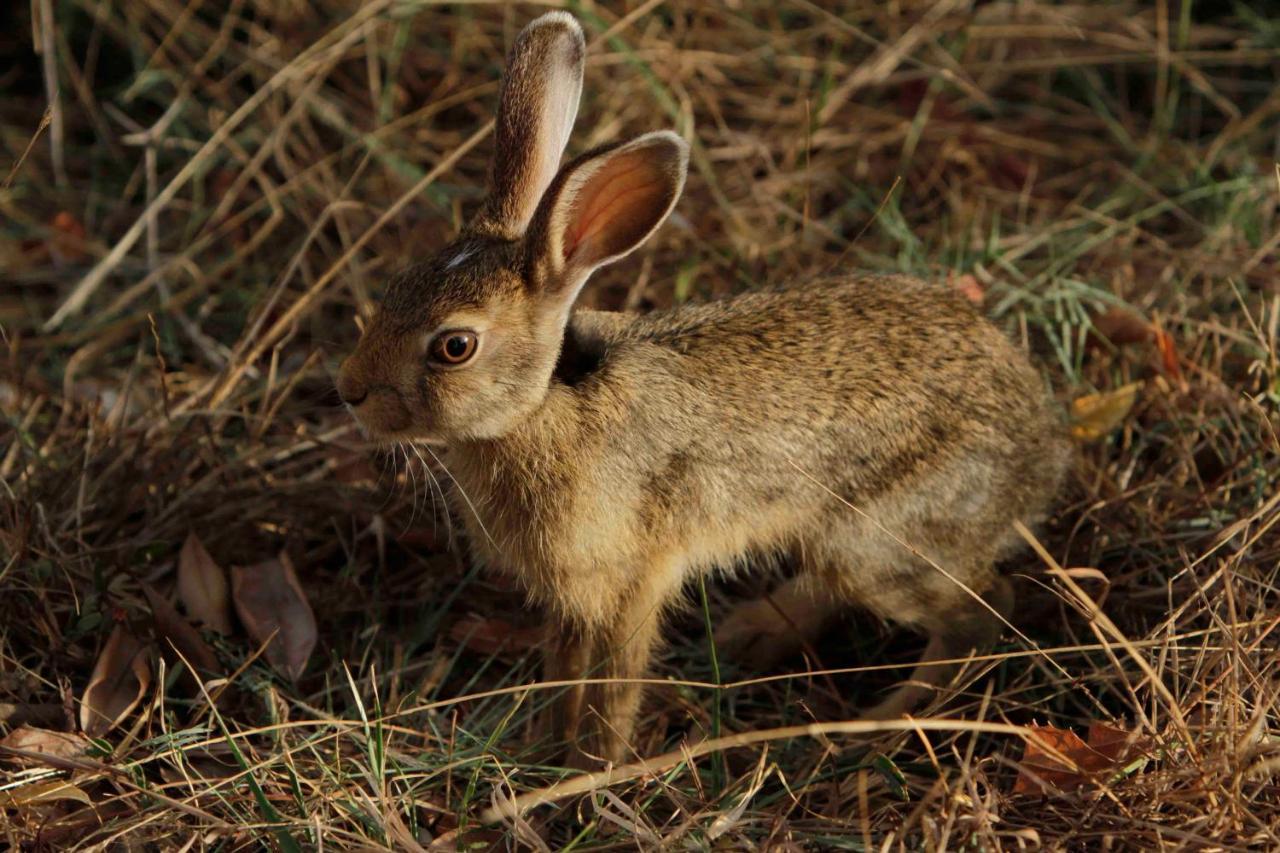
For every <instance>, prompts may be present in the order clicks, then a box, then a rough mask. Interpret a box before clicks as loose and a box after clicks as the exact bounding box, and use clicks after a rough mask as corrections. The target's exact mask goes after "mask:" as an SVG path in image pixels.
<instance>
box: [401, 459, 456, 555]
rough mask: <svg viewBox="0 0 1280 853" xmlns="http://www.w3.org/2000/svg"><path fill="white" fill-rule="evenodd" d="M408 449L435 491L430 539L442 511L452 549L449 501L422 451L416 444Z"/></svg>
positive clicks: (432, 500) (432, 497)
mask: <svg viewBox="0 0 1280 853" xmlns="http://www.w3.org/2000/svg"><path fill="white" fill-rule="evenodd" d="M409 447H411V448H413V452H414V455H416V456H417V457H418V461H419V462H421V463H422V470H423V471H425V472H426V475H427V477H428V478H430V479H429V485H430V487H431V488H433V489H434V490H435V491H433V492H432V493H431V508H432V510H433V512H432V513H431V516H432V518H431V535H432V537H434V536H435V534H436V529H437V528H438V526H439V522H440V512H441V511H443V512H444V527H445V533H446V534H447V535H448V537H449V545H450V547H452V546H453V518H452V516H451V515H450V514H449V500H448V499H447V498H446V497H445V494H444V488H443V487H442V486H441V485H440V481H439V480H438V479H437V478H436V475H435V472H434V471H432V470H431V466H430V465H429V464H427V460H426V459H424V458H423V457H422V451H421V450H419V449H418V446H417V445H416V444H412V443H411V444H410V445H409ZM437 492H438V493H439V494H440V504H439V505H438V506H437V504H436V493H437Z"/></svg>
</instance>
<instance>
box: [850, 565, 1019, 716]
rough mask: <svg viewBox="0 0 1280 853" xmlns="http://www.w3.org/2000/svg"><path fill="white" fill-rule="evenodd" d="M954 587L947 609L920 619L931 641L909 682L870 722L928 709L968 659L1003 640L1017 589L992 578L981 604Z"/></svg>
mask: <svg viewBox="0 0 1280 853" xmlns="http://www.w3.org/2000/svg"><path fill="white" fill-rule="evenodd" d="M953 588H954V589H955V594H953V595H951V596H949V598H950V600H949V601H948V602H947V603H946V604H945V605H941V606H939V607H937V608H936V609H935V610H934V614H933V615H932V616H930V617H927V618H924V619H920V620H918V624H919V627H921V628H923V629H925V630H927V631H928V633H929V642H928V644H927V645H926V646H925V650H924V653H923V654H922V655H921V657H920V661H919V662H918V663H917V664H916V666H915V669H914V670H913V671H912V673H911V676H910V678H908V679H907V681H906V682H904V683H903V684H900V685H899V686H898V687H896V688H895V689H894V690H893V692H892V693H890V694H889V696H887V697H886V698H885V699H884V700H882V701H881V702H879V703H878V704H876V705H874V706H872V707H871V708H869V709H868V710H867V711H865V712H864V713H863V715H862V716H863V717H864V718H865V719H869V720H887V719H893V718H896V717H901V716H902V715H903V714H907V713H911V712H912V711H915V710H917V709H919V708H921V707H923V706H924V705H925V704H926V703H927V702H928V701H929V700H930V699H931V698H932V697H933V696H935V695H936V693H937V691H938V689H939V688H942V687H945V686H946V685H947V684H948V683H950V682H951V681H952V680H953V679H954V678H955V676H956V675H957V674H958V673H959V671H960V669H961V668H962V666H963V662H962V661H963V659H964V658H965V657H967V656H969V655H970V654H982V653H985V652H987V651H989V650H990V649H991V647H992V646H994V645H995V643H996V641H997V640H998V639H999V638H1000V633H1001V629H1002V628H1003V626H1004V624H1005V620H1006V618H1007V617H1008V615H1009V613H1010V612H1011V611H1012V610H1013V588H1012V586H1011V585H1010V583H1009V581H1008V579H1007V578H1003V577H998V576H997V577H993V578H991V580H990V581H989V582H988V584H987V585H986V588H985V589H982V590H981V592H980V594H981V600H979V599H978V598H975V597H974V596H973V595H971V594H970V591H969V590H966V589H962V588H959V586H958V585H955V584H954V583H953ZM970 589H972V587H970ZM973 591H974V592H979V590H973Z"/></svg>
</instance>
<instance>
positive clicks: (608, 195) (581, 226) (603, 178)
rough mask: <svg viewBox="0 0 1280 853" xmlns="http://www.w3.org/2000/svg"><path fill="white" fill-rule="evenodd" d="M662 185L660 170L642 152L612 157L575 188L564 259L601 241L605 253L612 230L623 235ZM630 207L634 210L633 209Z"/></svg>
mask: <svg viewBox="0 0 1280 853" xmlns="http://www.w3.org/2000/svg"><path fill="white" fill-rule="evenodd" d="M665 187H666V181H664V180H663V176H662V175H661V173H659V172H657V171H656V170H655V169H654V168H653V164H652V163H650V162H648V159H647V158H646V157H645V156H644V152H636V153H635V154H624V155H622V156H619V157H614V158H613V159H612V160H610V161H609V162H608V163H606V164H605V165H604V166H602V167H601V168H600V169H599V171H597V172H596V173H595V174H594V175H592V176H591V177H590V178H589V179H588V180H587V182H586V184H585V185H584V186H583V187H582V188H581V189H580V190H579V191H578V194H577V198H575V199H574V201H573V207H572V208H571V210H570V212H569V224H568V227H567V228H566V229H565V236H564V259H565V260H566V261H568V260H569V259H570V258H571V257H573V256H574V254H575V253H576V252H577V251H578V250H579V249H581V248H582V247H583V246H586V245H591V244H595V243H602V244H603V246H604V251H602V252H599V253H597V254H598V255H599V256H600V257H607V256H608V255H609V254H612V252H611V251H610V250H609V249H610V246H611V244H612V243H614V242H616V241H614V240H610V237H611V236H613V235H614V234H615V233H619V236H623V235H625V234H626V233H627V232H628V231H630V230H631V229H630V228H629V227H628V226H629V225H631V224H632V223H631V220H632V219H633V218H634V217H635V216H637V215H638V216H641V217H643V216H644V215H645V211H648V210H649V209H650V207H651V204H650V203H651V200H656V197H657V196H661V195H662V193H663V192H664V190H665ZM633 211H634V213H633Z"/></svg>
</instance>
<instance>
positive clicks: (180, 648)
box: [142, 583, 222, 676]
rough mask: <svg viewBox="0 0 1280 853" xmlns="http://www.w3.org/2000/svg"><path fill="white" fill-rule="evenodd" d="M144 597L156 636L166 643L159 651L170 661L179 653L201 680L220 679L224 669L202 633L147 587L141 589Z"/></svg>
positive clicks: (143, 586) (162, 644)
mask: <svg viewBox="0 0 1280 853" xmlns="http://www.w3.org/2000/svg"><path fill="white" fill-rule="evenodd" d="M142 594H143V595H145V596H146V597H147V604H149V605H150V606H151V618H152V619H153V620H154V621H155V626H156V633H157V634H158V635H159V637H160V638H161V640H164V641H167V642H162V643H161V648H160V650H161V651H162V652H164V653H166V654H168V656H169V657H170V659H173V657H174V656H173V655H172V654H171V652H172V651H174V650H176V651H177V653H178V655H179V656H181V658H182V659H183V660H185V661H186V663H187V664H188V665H189V666H192V667H194V668H195V669H196V671H197V672H199V673H200V674H201V675H202V676H217V675H221V674H222V668H221V667H220V666H218V658H217V657H216V656H215V655H214V653H213V649H211V648H209V644H208V643H206V642H205V641H204V639H203V638H202V637H201V636H200V632H199V631H197V630H196V629H195V628H194V627H192V625H191V623H190V622H188V621H187V620H186V619H183V618H182V616H180V615H179V614H178V611H177V609H176V608H175V607H174V606H173V605H172V604H170V603H169V602H168V601H167V600H166V599H165V598H164V597H163V596H161V595H160V593H158V592H156V591H155V590H154V589H152V588H151V587H150V586H148V585H147V584H145V583H144V584H143V585H142Z"/></svg>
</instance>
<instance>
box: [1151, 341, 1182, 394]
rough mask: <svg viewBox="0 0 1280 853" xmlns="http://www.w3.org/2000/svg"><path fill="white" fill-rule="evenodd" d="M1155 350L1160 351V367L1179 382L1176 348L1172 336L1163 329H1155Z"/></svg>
mask: <svg viewBox="0 0 1280 853" xmlns="http://www.w3.org/2000/svg"><path fill="white" fill-rule="evenodd" d="M1155 335H1156V350H1157V351H1158V352H1159V353H1160V367H1161V368H1162V369H1163V370H1164V373H1165V375H1166V376H1168V377H1169V378H1170V379H1172V380H1174V381H1176V382H1181V381H1182V368H1181V367H1180V366H1179V365H1178V349H1177V347H1175V346H1174V344H1173V336H1172V335H1170V334H1169V333H1168V332H1166V331H1165V330H1164V329H1156V331H1155Z"/></svg>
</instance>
